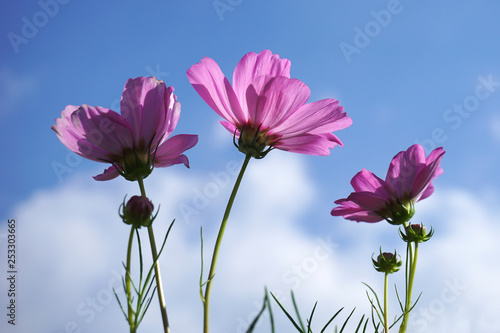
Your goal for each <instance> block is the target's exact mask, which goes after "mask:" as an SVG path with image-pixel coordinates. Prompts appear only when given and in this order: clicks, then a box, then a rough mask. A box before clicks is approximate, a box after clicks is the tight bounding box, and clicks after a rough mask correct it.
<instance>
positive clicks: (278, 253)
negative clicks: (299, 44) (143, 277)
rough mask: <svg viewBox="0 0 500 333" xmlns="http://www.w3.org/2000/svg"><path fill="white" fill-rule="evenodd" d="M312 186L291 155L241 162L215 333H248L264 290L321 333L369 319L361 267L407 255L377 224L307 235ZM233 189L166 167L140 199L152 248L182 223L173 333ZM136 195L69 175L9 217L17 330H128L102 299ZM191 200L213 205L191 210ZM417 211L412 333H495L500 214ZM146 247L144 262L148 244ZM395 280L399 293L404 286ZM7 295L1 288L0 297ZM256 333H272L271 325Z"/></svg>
mask: <svg viewBox="0 0 500 333" xmlns="http://www.w3.org/2000/svg"><path fill="white" fill-rule="evenodd" d="M235 163H236V162H235ZM236 164H237V163H236ZM237 165H238V166H239V164H237ZM228 170H230V171H231V172H230V171H228ZM224 172H225V173H226V175H225V176H223V174H224ZM217 174H218V175H219V178H217V177H216V176H214V175H217ZM307 174H308V170H307V167H306V165H305V162H304V159H303V158H302V157H301V156H299V155H294V154H286V153H281V152H273V153H271V154H270V155H269V156H268V157H266V159H264V160H259V161H257V160H252V161H251V162H250V165H249V167H248V171H247V174H246V176H245V178H244V180H243V182H242V184H241V187H240V192H239V193H238V197H237V198H236V202H235V205H234V207H233V212H232V214H231V217H230V220H229V223H228V226H227V229H226V235H225V238H224V241H223V244H222V248H221V255H220V258H219V263H218V270H217V273H216V278H215V280H214V286H213V290H212V320H211V323H212V332H213V333H226V332H227V333H232V332H244V331H245V330H244V329H246V326H247V325H248V322H249V321H250V319H251V318H253V316H254V314H255V313H256V311H257V310H258V308H259V307H260V306H261V302H262V297H263V290H264V286H266V285H267V286H268V288H269V290H270V291H272V292H274V293H275V294H277V295H278V297H280V299H281V300H282V301H283V303H284V305H285V306H287V308H289V309H291V301H290V299H289V290H290V289H294V290H295V294H296V297H297V300H298V301H299V304H300V308H301V310H302V312H303V315H304V316H307V315H308V314H309V311H310V310H311V309H312V307H313V305H314V302H315V301H316V300H317V301H318V302H319V303H318V307H317V310H316V314H315V318H316V319H315V323H316V326H315V327H316V330H317V329H318V328H319V327H320V325H321V324H323V323H325V322H326V320H328V318H329V316H331V315H333V313H335V311H337V310H338V309H339V308H340V307H342V306H345V307H346V308H345V310H344V311H345V313H344V316H342V319H344V318H345V317H346V316H347V314H348V312H350V310H351V309H352V308H353V307H354V306H357V309H358V310H357V311H356V313H355V316H354V317H353V318H354V321H357V320H359V318H360V316H361V314H362V313H368V309H369V307H368V304H367V300H366V295H365V288H364V286H363V285H362V284H361V282H362V281H364V282H367V283H369V284H370V285H372V286H373V287H374V288H375V289H377V290H380V288H379V287H380V285H381V282H382V277H381V276H380V274H379V273H377V272H375V271H374V270H373V268H372V267H371V261H370V255H371V254H372V253H373V252H375V251H377V249H378V247H379V245H380V244H381V242H382V241H384V242H386V243H385V245H384V248H386V247H387V248H388V249H391V248H394V247H397V248H398V251H399V252H400V253H402V254H403V253H404V251H403V249H404V248H403V244H402V242H401V241H399V240H397V236H396V228H395V227H393V226H390V225H388V224H386V223H379V224H357V223H354V222H346V221H342V220H340V219H334V218H331V219H332V221H333V222H332V223H331V224H329V225H328V229H326V228H324V229H325V230H324V231H323V234H313V233H311V232H309V231H308V228H307V225H308V223H316V222H317V221H308V220H307V212H308V211H310V210H312V209H314V203H315V200H316V199H317V198H316V193H317V189H316V186H317V184H313V183H312V182H311V180H310V179H309V178H308V176H307ZM226 176H227V177H226ZM214 177H215V178H214ZM235 177H236V174H235V172H234V166H231V167H229V168H228V167H226V168H225V169H223V170H219V171H214V172H213V173H212V175H209V174H200V173H195V172H192V170H189V171H188V170H183V169H180V168H177V169H176V168H169V169H167V170H158V171H155V173H154V174H153V175H152V176H151V177H150V178H148V179H146V188H147V192H148V195H149V196H150V197H151V198H152V200H153V202H154V203H155V204H156V205H157V204H158V203H161V210H160V214H159V217H158V220H157V221H156V222H155V232H156V235H157V243H159V242H160V241H161V235H163V234H164V232H165V231H166V228H167V227H168V224H169V222H170V221H171V219H173V218H174V217H176V218H177V222H176V224H175V225H174V227H173V230H172V234H171V236H170V238H169V240H168V242H167V246H166V249H165V252H164V254H163V257H162V259H161V268H162V273H163V278H164V286H165V289H166V295H167V307H168V310H169V316H170V321H171V323H172V331H173V332H200V331H201V323H202V317H201V316H202V306H201V302H200V299H199V293H198V279H199V270H200V259H199V258H200V243H199V226H200V224H202V225H203V226H204V238H205V277H206V274H207V271H208V265H209V262H208V260H209V259H208V258H209V257H210V255H211V251H212V248H213V243H214V240H215V236H216V232H217V229H218V226H219V223H220V219H221V217H222V214H223V210H224V208H225V204H226V200H227V198H228V197H229V193H230V191H231V188H232V184H233V182H234V180H235ZM228 178H230V180H228ZM217 179H218V181H217ZM209 184H211V185H209ZM216 186H218V188H216ZM207 189H211V190H209V191H208V192H206V190H207ZM210 191H211V192H210ZM137 192H138V189H137V185H135V184H133V183H128V182H124V181H122V180H115V181H111V182H105V183H99V182H95V181H93V180H92V179H91V178H90V176H89V175H85V176H82V175H81V174H80V175H78V174H75V175H72V176H71V178H68V180H67V181H66V182H65V183H63V184H61V185H60V186H59V187H57V188H55V189H52V190H45V191H43V192H39V193H36V194H34V195H33V196H32V197H31V198H29V199H28V200H27V201H26V202H24V203H23V204H21V205H19V206H18V207H17V208H16V209H15V210H14V211H13V216H15V217H16V219H17V221H18V225H19V229H18V239H19V243H18V248H19V275H18V276H19V279H18V283H19V284H18V290H19V299H18V304H19V312H18V314H19V317H18V325H16V326H17V329H18V330H19V331H23V332H42V331H43V332H58V333H59V332H65V330H67V331H71V329H72V328H71V327H72V326H75V327H77V328H78V329H80V330H81V332H82V333H83V332H96V331H97V332H99V331H126V328H127V326H126V323H125V320H124V318H123V315H122V314H121V312H120V310H119V308H118V306H117V304H116V301H115V300H114V299H113V298H112V294H111V288H113V287H114V288H117V290H118V291H121V288H120V284H119V282H118V277H117V275H119V274H121V272H122V268H121V261H122V260H124V258H125V250H126V242H127V237H128V232H129V229H128V227H127V226H125V225H124V224H123V223H122V222H121V221H120V220H119V218H118V216H117V207H118V205H119V204H120V203H121V201H122V200H123V196H124V194H125V193H129V195H132V194H134V193H137ZM200 193H201V194H203V195H205V199H206V200H208V202H204V204H205V205H200V206H196V207H195V199H196V198H197V196H198V197H200V198H201V196H200ZM207 194H209V195H208V196H207ZM200 202H201V201H200ZM186 206H190V207H191V208H193V209H194V210H196V211H197V212H198V213H199V214H198V215H196V214H193V215H191V216H190V218H189V219H188V220H186V219H184V218H183V216H182V214H181V209H180V208H181V207H186ZM417 209H418V214H419V215H418V218H419V219H422V220H423V221H424V222H425V223H426V224H430V223H432V224H433V225H434V226H435V227H436V229H437V231H436V235H435V236H434V238H433V239H432V240H431V241H430V242H429V243H425V244H423V245H422V246H421V251H420V258H419V264H420V265H419V267H418V272H417V278H416V280H417V282H416V283H417V285H416V287H415V290H416V294H418V291H420V290H424V295H423V296H422V299H421V301H420V302H419V305H418V306H417V308H416V309H415V313H414V314H415V316H414V317H415V321H414V325H413V326H412V329H413V331H411V330H410V331H411V332H431V333H432V332H486V333H487V332H497V331H498V330H499V329H500V322H499V321H498V319H496V318H497V316H496V315H495V314H496V313H498V310H499V309H498V306H497V305H496V304H498V302H497V301H496V300H497V299H498V297H499V296H500V291H499V288H498V287H497V286H496V284H495V281H496V278H497V277H498V276H499V274H500V269H499V267H498V264H496V262H497V261H495V258H494V254H495V253H497V252H498V250H499V247H500V246H499V245H498V241H497V237H498V235H499V234H500V233H499V231H500V230H499V228H500V227H499V226H500V224H498V222H499V221H498V217H497V216H498V212H497V211H496V210H498V209H495V211H494V210H492V208H491V206H490V205H487V204H485V203H484V202H482V201H481V199H480V198H475V197H473V196H472V195H471V194H470V193H468V192H464V191H459V190H453V189H449V190H445V189H442V188H439V189H438V190H437V192H436V193H435V194H434V195H433V196H432V197H431V198H429V199H427V200H425V201H423V202H422V203H419V204H418V206H417ZM2 228H3V227H2ZM0 231H4V230H0ZM142 235H143V244H144V245H145V257H146V258H149V256H150V254H149V251H148V246H147V245H148V241H147V236H146V233H145V232H143V233H142ZM387 235H389V236H390V237H389V236H387ZM387 239H391V240H387ZM2 251H4V250H3V249H2ZM401 275H402V273H401V274H400V276H399V277H395V280H394V281H400V279H401ZM462 286H463V288H462ZM400 288H401V287H400ZM5 292H6V291H5V290H4V284H2V285H1V290H0V293H1V294H2V295H5ZM396 308H397V307H396V304H395V303H393V309H396ZM394 311H395V310H394ZM274 316H275V318H276V319H277V321H278V323H279V328H280V330H279V331H281V332H283V331H285V332H290V331H293V327H292V326H291V325H290V324H288V323H287V319H286V318H285V316H284V315H283V314H282V313H281V311H280V310H279V309H278V307H277V306H274ZM2 325H5V321H2V322H1V324H0V327H3V326H2ZM160 325H161V323H160V315H159V312H158V310H157V302H156V299H155V300H153V303H152V305H151V309H150V311H149V313H148V314H147V315H146V318H145V320H144V322H143V324H142V326H141V329H140V330H139V331H142V332H149V331H157V330H158V328H159V327H160ZM424 326H425V329H423V328H424ZM2 330H3V329H2ZM75 332H78V330H75ZM256 332H269V326H268V323H267V321H265V322H263V323H262V324H261V325H259V327H258V329H257V330H256Z"/></svg>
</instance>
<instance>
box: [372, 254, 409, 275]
mask: <svg viewBox="0 0 500 333" xmlns="http://www.w3.org/2000/svg"><path fill="white" fill-rule="evenodd" d="M372 262H373V266H374V267H375V269H376V270H377V271H379V272H382V273H387V274H391V273H394V272H397V271H398V270H399V268H400V267H401V263H402V262H401V260H400V259H399V258H398V255H397V252H396V251H394V253H391V252H382V249H380V254H379V255H378V257H377V260H374V259H373V257H372Z"/></svg>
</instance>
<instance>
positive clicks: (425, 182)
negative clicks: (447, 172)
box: [411, 149, 445, 201]
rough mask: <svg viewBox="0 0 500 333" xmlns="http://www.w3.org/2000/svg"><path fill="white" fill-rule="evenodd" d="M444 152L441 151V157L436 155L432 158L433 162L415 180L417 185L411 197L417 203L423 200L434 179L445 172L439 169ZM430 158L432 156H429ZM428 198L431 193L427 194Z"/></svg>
mask: <svg viewBox="0 0 500 333" xmlns="http://www.w3.org/2000/svg"><path fill="white" fill-rule="evenodd" d="M444 153H445V152H444V151H443V150H442V149H441V150H440V151H439V155H436V154H434V155H433V156H432V158H433V161H432V162H431V163H430V164H429V165H427V166H425V167H424V168H423V169H422V170H421V171H420V172H419V174H418V175H417V177H416V179H415V183H414V185H413V188H412V190H411V197H412V198H414V199H415V201H418V200H421V199H422V195H423V194H424V193H425V191H426V189H427V188H428V186H429V185H430V184H431V182H432V179H433V178H436V177H437V176H438V175H439V174H441V173H442V172H443V170H442V169H441V168H440V167H439V164H440V163H441V160H442V159H443V156H444ZM429 157H430V156H429ZM425 194H426V195H427V196H426V197H428V196H429V195H430V194H432V192H431V193H429V192H427V193H425Z"/></svg>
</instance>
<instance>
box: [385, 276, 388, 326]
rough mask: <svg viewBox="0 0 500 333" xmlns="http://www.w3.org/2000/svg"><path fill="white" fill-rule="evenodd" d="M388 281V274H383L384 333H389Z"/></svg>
mask: <svg viewBox="0 0 500 333" xmlns="http://www.w3.org/2000/svg"><path fill="white" fill-rule="evenodd" d="M388 281H389V273H385V278H384V328H385V333H389V313H388V308H389V307H388V306H387V305H388V302H389V301H388V297H387V285H388Z"/></svg>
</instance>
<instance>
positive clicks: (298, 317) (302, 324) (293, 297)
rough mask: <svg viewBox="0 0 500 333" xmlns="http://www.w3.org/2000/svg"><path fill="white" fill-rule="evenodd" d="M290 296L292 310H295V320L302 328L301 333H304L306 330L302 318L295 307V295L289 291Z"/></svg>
mask: <svg viewBox="0 0 500 333" xmlns="http://www.w3.org/2000/svg"><path fill="white" fill-rule="evenodd" d="M290 294H291V295H292V303H293V308H294V309H295V314H296V315H297V319H298V320H299V324H300V327H301V328H302V331H303V332H305V331H306V328H305V326H304V323H303V322H302V318H301V317H300V312H299V308H298V306H297V302H296V301H295V295H294V294H293V290H292V291H290Z"/></svg>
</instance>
